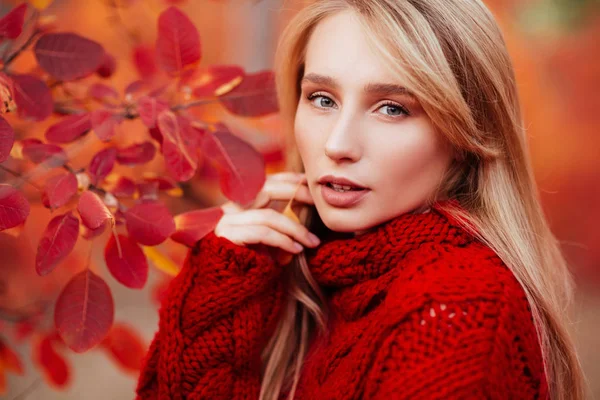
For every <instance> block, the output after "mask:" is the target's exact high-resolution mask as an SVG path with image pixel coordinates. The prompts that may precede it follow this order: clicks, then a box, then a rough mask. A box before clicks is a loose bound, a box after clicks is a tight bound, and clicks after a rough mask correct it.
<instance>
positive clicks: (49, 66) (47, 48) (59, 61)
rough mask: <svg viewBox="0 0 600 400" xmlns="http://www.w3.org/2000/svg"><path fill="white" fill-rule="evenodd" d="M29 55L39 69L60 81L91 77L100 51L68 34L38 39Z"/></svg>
mask: <svg viewBox="0 0 600 400" xmlns="http://www.w3.org/2000/svg"><path fill="white" fill-rule="evenodd" d="M33 51H34V53H35V57H36V59H37V62H38V64H39V65H40V67H42V68H43V69H44V71H46V72H47V73H49V74H50V75H52V77H54V78H56V79H59V80H62V81H71V80H74V79H78V78H82V77H84V76H87V75H90V74H92V73H93V72H94V71H96V70H97V69H98V67H99V66H100V64H101V63H102V61H103V57H104V49H103V48H102V46H100V45H99V44H98V43H96V42H94V41H93V40H89V39H86V38H84V37H81V36H79V35H77V34H75V33H70V32H62V33H46V34H44V35H42V37H40V38H39V39H38V41H37V42H36V43H35V46H34V48H33Z"/></svg>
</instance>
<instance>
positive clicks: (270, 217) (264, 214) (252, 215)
mask: <svg viewBox="0 0 600 400" xmlns="http://www.w3.org/2000/svg"><path fill="white" fill-rule="evenodd" d="M232 224H235V225H266V226H268V227H270V228H273V229H275V230H277V231H279V232H281V233H283V234H285V235H287V236H290V237H291V238H292V239H294V240H296V241H297V242H300V243H302V244H304V245H305V246H308V247H315V246H317V245H318V244H319V239H318V238H317V237H316V236H315V235H314V234H312V233H311V232H310V231H309V230H308V229H307V228H306V227H305V226H304V225H302V224H299V223H298V222H296V221H293V220H292V219H290V218H288V217H287V216H285V215H283V214H282V213H280V212H277V211H275V210H272V209H270V208H261V209H256V210H248V211H246V212H243V213H240V214H239V215H238V216H237V218H235V221H233V220H232Z"/></svg>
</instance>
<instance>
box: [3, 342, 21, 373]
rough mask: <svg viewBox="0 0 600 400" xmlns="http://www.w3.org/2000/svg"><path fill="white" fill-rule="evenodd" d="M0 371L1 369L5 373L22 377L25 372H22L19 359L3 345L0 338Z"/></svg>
mask: <svg viewBox="0 0 600 400" xmlns="http://www.w3.org/2000/svg"><path fill="white" fill-rule="evenodd" d="M0 366H1V367H0V371H1V369H2V368H3V369H5V370H7V371H11V372H14V373H15V374H17V375H23V373H24V372H25V371H24V370H23V363H22V362H21V359H20V358H19V356H18V355H17V353H15V352H14V351H12V350H11V348H10V347H8V346H7V345H6V343H4V341H3V340H2V339H1V338H0Z"/></svg>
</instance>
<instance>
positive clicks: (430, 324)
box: [382, 242, 539, 352]
mask: <svg viewBox="0 0 600 400" xmlns="http://www.w3.org/2000/svg"><path fill="white" fill-rule="evenodd" d="M409 258H410V260H407V261H409V265H408V266H406V268H404V269H403V271H402V273H401V274H399V275H398V276H397V277H396V278H395V279H394V280H393V281H392V282H391V284H390V286H389V289H388V294H387V296H386V299H385V302H384V304H383V306H384V307H382V308H383V310H382V311H383V314H384V315H385V317H384V318H383V319H384V320H385V321H386V325H388V328H387V334H395V333H397V331H398V329H397V327H399V326H402V327H403V328H406V326H407V325H411V329H416V330H419V331H420V332H421V333H423V334H426V335H431V336H432V337H431V340H437V338H439V339H440V340H442V339H447V340H450V341H452V340H464V339H465V337H472V335H476V336H477V337H478V340H481V341H483V342H485V343H487V344H489V345H491V344H492V343H493V342H510V341H512V340H514V338H515V337H518V338H519V339H517V340H522V343H521V345H522V346H521V347H522V348H523V350H524V351H530V352H538V351H539V344H538V341H537V332H536V328H535V324H534V319H533V315H532V313H531V307H530V304H529V300H528V298H527V296H526V293H525V290H524V289H523V287H522V286H521V284H520V283H519V281H518V280H517V278H516V277H515V275H514V274H513V272H512V271H511V270H510V269H509V268H508V267H507V266H506V264H505V263H504V262H503V261H502V260H501V259H500V258H499V257H498V256H497V255H496V253H495V252H494V251H492V250H491V249H490V248H489V247H487V246H485V245H483V244H481V243H480V242H473V243H472V244H469V245H468V246H465V247H462V248H461V247H456V246H444V245H433V246H432V247H431V248H429V249H423V251H420V252H415V254H414V255H412V256H410V257H409ZM395 327H396V328H395ZM430 328H431V329H430ZM446 333H447V334H451V336H449V337H448V336H445V334H446ZM483 342H482V343H483ZM491 349H492V347H490V351H491Z"/></svg>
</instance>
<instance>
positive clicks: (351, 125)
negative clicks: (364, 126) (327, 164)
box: [325, 113, 362, 162]
mask: <svg viewBox="0 0 600 400" xmlns="http://www.w3.org/2000/svg"><path fill="white" fill-rule="evenodd" d="M359 132H360V124H359V122H358V121H357V120H356V119H354V118H352V115H351V113H347V114H346V115H343V113H342V114H340V117H339V118H338V120H337V121H336V122H335V124H334V126H333V129H332V130H331V132H330V133H329V136H328V137H327V142H325V155H327V157H329V158H330V159H332V160H334V161H336V162H342V161H344V160H350V161H357V160H359V159H360V157H361V154H362V148H361V147H362V146H361V143H360V133H359Z"/></svg>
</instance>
